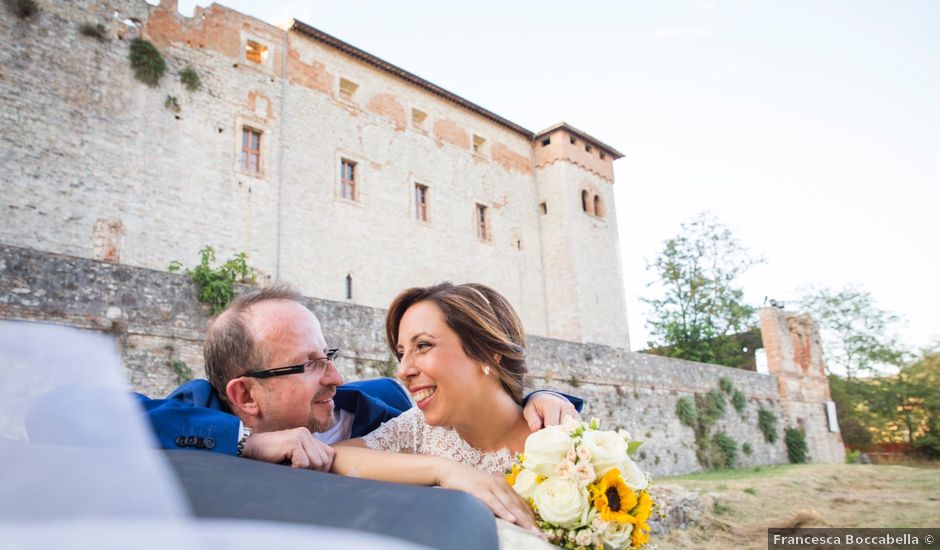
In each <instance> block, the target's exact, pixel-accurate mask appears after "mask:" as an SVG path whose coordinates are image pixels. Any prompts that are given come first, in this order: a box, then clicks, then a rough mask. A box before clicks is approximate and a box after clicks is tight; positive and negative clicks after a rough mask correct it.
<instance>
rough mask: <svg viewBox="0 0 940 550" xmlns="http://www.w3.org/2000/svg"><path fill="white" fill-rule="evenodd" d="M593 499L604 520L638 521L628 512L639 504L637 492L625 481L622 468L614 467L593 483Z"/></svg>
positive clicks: (618, 521) (619, 521)
mask: <svg viewBox="0 0 940 550" xmlns="http://www.w3.org/2000/svg"><path fill="white" fill-rule="evenodd" d="M591 499H592V501H593V503H594V508H596V509H597V511H598V513H600V515H601V519H603V520H604V521H616V522H617V523H636V518H634V517H633V516H631V515H630V514H629V512H628V510H632V509H633V508H634V507H636V505H637V500H636V494H634V493H633V490H632V489H630V488H629V487H627V484H626V483H624V481H623V478H622V477H620V470H618V469H616V468H614V469H613V470H611V471H609V472H607V473H606V474H604V477H602V478H601V479H600V481H598V482H597V484H596V485H592V486H591Z"/></svg>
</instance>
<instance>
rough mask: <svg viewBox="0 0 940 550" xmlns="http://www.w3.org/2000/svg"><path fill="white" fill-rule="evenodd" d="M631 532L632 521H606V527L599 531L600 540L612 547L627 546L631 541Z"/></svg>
mask: <svg viewBox="0 0 940 550" xmlns="http://www.w3.org/2000/svg"><path fill="white" fill-rule="evenodd" d="M632 534H633V524H632V523H617V522H616V521H611V522H608V523H607V529H604V531H603V532H602V533H601V542H603V543H604V544H605V545H607V546H609V547H610V548H614V549H620V548H627V547H628V546H630V544H631V542H632V541H631V540H630V535H632Z"/></svg>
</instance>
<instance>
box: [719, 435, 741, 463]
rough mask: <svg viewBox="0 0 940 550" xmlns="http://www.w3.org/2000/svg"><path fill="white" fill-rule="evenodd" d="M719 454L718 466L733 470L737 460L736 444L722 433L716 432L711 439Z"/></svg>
mask: <svg viewBox="0 0 940 550" xmlns="http://www.w3.org/2000/svg"><path fill="white" fill-rule="evenodd" d="M713 441H714V443H715V447H716V449H717V451H718V453H719V456H718V459H719V460H718V463H719V464H718V465H719V466H720V467H722V468H734V465H735V463H736V462H737V460H738V442H737V441H735V440H734V439H732V438H731V437H729V436H728V435H727V434H725V433H724V432H718V433H716V434H715V437H714V438H713Z"/></svg>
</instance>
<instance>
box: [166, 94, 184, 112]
mask: <svg viewBox="0 0 940 550" xmlns="http://www.w3.org/2000/svg"><path fill="white" fill-rule="evenodd" d="M163 106H164V107H165V108H166V109H167V110H169V111H173V112H174V113H178V112H180V103H179V101H177V100H176V96H173V95H168V96H166V101H164V102H163Z"/></svg>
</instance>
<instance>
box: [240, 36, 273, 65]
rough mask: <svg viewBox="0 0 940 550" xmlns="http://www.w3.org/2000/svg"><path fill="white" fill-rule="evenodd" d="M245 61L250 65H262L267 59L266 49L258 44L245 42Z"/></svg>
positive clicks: (249, 41) (252, 41)
mask: <svg viewBox="0 0 940 550" xmlns="http://www.w3.org/2000/svg"><path fill="white" fill-rule="evenodd" d="M245 59H247V60H248V61H251V62H252V63H258V64H263V63H264V62H265V61H267V59H268V47H267V46H265V45H264V44H262V43H260V42H255V41H254V40H248V41H246V42H245Z"/></svg>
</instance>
